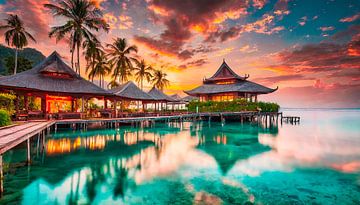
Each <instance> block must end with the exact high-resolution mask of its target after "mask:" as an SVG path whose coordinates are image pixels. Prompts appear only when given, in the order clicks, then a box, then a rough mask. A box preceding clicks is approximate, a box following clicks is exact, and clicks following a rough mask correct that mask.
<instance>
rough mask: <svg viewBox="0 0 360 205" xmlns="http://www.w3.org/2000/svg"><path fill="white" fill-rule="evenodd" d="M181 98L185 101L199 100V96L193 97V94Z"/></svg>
mask: <svg viewBox="0 0 360 205" xmlns="http://www.w3.org/2000/svg"><path fill="white" fill-rule="evenodd" d="M181 100H182V101H184V102H186V103H189V102H191V101H195V100H199V98H198V97H195V96H191V95H188V96H185V97H183V98H182V99H181Z"/></svg>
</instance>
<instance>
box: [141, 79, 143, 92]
mask: <svg viewBox="0 0 360 205" xmlns="http://www.w3.org/2000/svg"><path fill="white" fill-rule="evenodd" d="M140 82H141V90H143V78H141V79H140Z"/></svg>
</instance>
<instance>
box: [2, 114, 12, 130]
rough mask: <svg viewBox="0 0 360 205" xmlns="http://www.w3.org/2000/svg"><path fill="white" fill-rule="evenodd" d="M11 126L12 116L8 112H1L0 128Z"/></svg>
mask: <svg viewBox="0 0 360 205" xmlns="http://www.w3.org/2000/svg"><path fill="white" fill-rule="evenodd" d="M10 124H11V119H10V115H9V113H8V112H7V111H6V110H0V127H3V126H7V125H10Z"/></svg>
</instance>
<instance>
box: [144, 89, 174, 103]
mask: <svg viewBox="0 0 360 205" xmlns="http://www.w3.org/2000/svg"><path fill="white" fill-rule="evenodd" d="M148 94H149V95H150V96H151V97H153V98H154V99H156V100H158V101H167V102H173V101H176V100H174V99H172V98H171V97H170V96H168V95H166V94H165V93H163V92H162V91H160V90H158V89H156V88H155V87H153V88H152V89H151V90H150V91H149V92H148Z"/></svg>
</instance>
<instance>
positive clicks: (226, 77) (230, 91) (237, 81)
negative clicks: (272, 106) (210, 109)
mask: <svg viewBox="0 0 360 205" xmlns="http://www.w3.org/2000/svg"><path fill="white" fill-rule="evenodd" d="M247 78H249V75H245V76H244V77H242V76H239V75H237V74H236V73H235V72H234V71H233V70H232V69H231V68H230V67H229V66H228V65H227V64H226V62H225V60H224V61H223V63H222V64H221V66H220V67H219V69H218V70H217V71H216V73H215V74H214V75H213V76H212V77H210V78H205V79H204V81H203V85H201V86H199V87H197V88H195V89H192V90H189V91H184V92H185V93H187V94H188V95H191V96H196V97H199V98H200V101H209V100H212V101H232V100H234V99H238V98H244V99H247V100H249V101H255V102H256V101H257V96H258V95H260V94H268V93H272V92H274V91H276V90H277V88H276V89H271V88H268V87H265V86H263V85H260V84H257V83H254V82H251V81H248V80H247Z"/></svg>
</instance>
